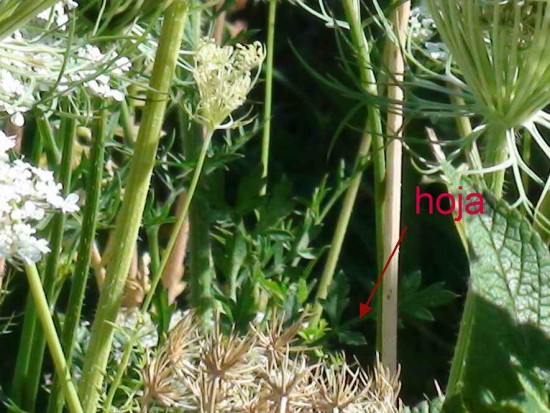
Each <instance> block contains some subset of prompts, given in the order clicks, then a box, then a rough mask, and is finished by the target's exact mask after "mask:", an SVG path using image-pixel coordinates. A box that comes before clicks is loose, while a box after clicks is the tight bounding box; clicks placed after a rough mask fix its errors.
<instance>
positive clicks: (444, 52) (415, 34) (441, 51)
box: [409, 6, 449, 61]
mask: <svg viewBox="0 0 550 413" xmlns="http://www.w3.org/2000/svg"><path fill="white" fill-rule="evenodd" d="M436 34H437V28H436V26H435V21H434V19H433V18H432V17H431V16H430V13H429V11H428V9H427V8H426V7H424V6H418V7H414V8H413V9H412V10H411V16H410V18H409V37H410V39H411V40H412V41H413V42H414V43H416V44H417V45H419V46H420V47H421V48H422V49H423V52H424V53H426V54H427V55H428V56H429V57H430V58H431V59H433V60H439V61H444V60H447V59H448V57H449V49H448V48H447V46H446V45H445V44H444V43H442V42H431V41H429V40H430V39H432V38H433V37H434V36H435V35H436Z"/></svg>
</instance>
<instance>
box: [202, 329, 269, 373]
mask: <svg viewBox="0 0 550 413" xmlns="http://www.w3.org/2000/svg"><path fill="white" fill-rule="evenodd" d="M254 344H255V341H254V339H253V338H252V337H250V336H246V337H239V336H238V335H236V334H235V333H231V334H229V335H228V336H226V335H223V334H221V333H220V330H219V324H217V325H216V328H215V329H214V330H213V331H212V332H210V333H208V335H207V337H206V340H205V343H204V346H203V347H202V349H201V355H200V359H201V364H202V366H203V368H204V371H205V372H206V374H207V375H208V376H210V377H211V378H220V379H221V380H229V381H233V382H234V383H243V382H247V381H250V380H251V376H250V373H251V372H253V371H254V369H255V368H256V363H257V361H258V359H257V355H258V354H257V351H256V349H255V347H254Z"/></svg>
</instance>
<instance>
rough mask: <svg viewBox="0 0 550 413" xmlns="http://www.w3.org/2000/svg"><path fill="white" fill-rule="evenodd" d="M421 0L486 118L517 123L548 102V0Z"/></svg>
mask: <svg viewBox="0 0 550 413" xmlns="http://www.w3.org/2000/svg"><path fill="white" fill-rule="evenodd" d="M426 3H427V5H428V7H429V9H430V12H431V14H432V17H433V19H434V20H435V22H436V25H437V28H438V29H439V32H440V33H441V36H442V37H443V40H444V41H445V43H446V44H447V46H448V48H449V49H450V51H451V53H452V56H453V58H454V60H455V61H456V64H457V65H458V68H459V69H460V71H461V73H462V76H463V78H464V80H465V81H466V83H467V85H468V86H469V88H470V89H471V91H472V93H473V95H474V98H475V100H476V104H477V105H478V106H479V112H480V114H481V115H483V116H484V117H485V119H486V120H487V123H488V124H492V125H498V126H500V127H503V128H504V129H510V128H514V127H518V126H521V125H523V124H524V123H525V122H526V121H528V120H529V119H530V118H531V117H533V116H534V115H535V114H536V113H537V112H538V111H539V110H541V109H542V108H544V107H545V106H546V105H548V103H550V88H549V84H550V83H549V82H550V10H549V9H548V8H547V5H548V2H547V1H537V0H526V1H517V0H510V1H489V0H487V1H483V0H427V1H426Z"/></svg>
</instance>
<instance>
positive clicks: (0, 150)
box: [0, 131, 79, 263]
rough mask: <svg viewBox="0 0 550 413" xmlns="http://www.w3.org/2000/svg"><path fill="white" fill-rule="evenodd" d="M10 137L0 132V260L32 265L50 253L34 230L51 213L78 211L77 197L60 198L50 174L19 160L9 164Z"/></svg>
mask: <svg viewBox="0 0 550 413" xmlns="http://www.w3.org/2000/svg"><path fill="white" fill-rule="evenodd" d="M14 146H15V141H14V140H13V138H11V137H8V136H6V135H5V134H4V133H3V132H1V131H0V258H3V259H6V260H8V261H12V262H13V261H15V262H21V261H22V262H24V263H33V262H36V261H38V260H40V259H41V258H42V255H43V254H45V253H48V252H49V251H50V249H49V247H48V241H47V240H45V239H42V238H39V237H38V236H37V233H36V232H37V228H38V227H39V225H40V224H41V223H42V222H43V221H44V220H45V219H47V217H48V215H50V214H51V213H52V212H53V211H56V210H57V211H61V212H63V213H72V212H75V211H78V209H79V208H78V206H77V205H76V202H77V201H78V196H77V195H75V194H71V195H69V196H68V197H66V198H64V197H63V196H62V195H61V185H60V184H57V183H56V182H55V180H54V177H53V174H52V172H51V171H47V170H43V169H40V168H36V167H34V166H32V165H30V164H29V163H27V162H24V161H22V160H20V159H17V160H15V161H10V158H9V156H8V154H7V152H8V151H9V150H10V149H11V148H13V147H14Z"/></svg>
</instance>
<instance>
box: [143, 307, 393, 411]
mask: <svg viewBox="0 0 550 413" xmlns="http://www.w3.org/2000/svg"><path fill="white" fill-rule="evenodd" d="M301 321H302V320H300V322H299V323H294V324H292V325H291V326H290V327H289V328H288V329H285V328H284V323H283V320H282V318H281V317H274V319H273V320H272V321H271V322H267V325H266V327H264V328H259V327H251V329H250V331H249V333H248V334H246V335H244V336H239V335H237V334H236V333H234V332H231V333H230V334H223V333H222V332H221V331H220V326H219V324H217V325H216V326H215V328H214V329H212V330H210V331H209V332H206V333H203V332H201V330H200V329H199V324H197V323H195V322H194V321H193V316H188V317H186V318H184V320H182V321H181V322H180V323H179V324H178V325H177V326H176V327H175V328H174V329H173V330H172V331H171V332H170V334H169V336H168V339H167V340H166V342H165V343H164V344H163V345H162V346H161V347H160V348H159V349H158V350H157V353H156V355H155V356H152V357H150V358H149V360H148V362H147V365H146V366H145V368H144V371H143V372H141V377H142V380H143V386H144V391H143V396H142V397H141V399H140V403H141V411H142V412H147V411H151V412H154V411H159V412H160V411H162V412H164V413H169V412H174V413H175V412H180V411H186V412H187V411H189V412H201V413H214V412H216V413H218V412H220V413H221V412H223V413H271V412H273V413H294V412H296V413H306V412H307V413H335V412H341V413H394V412H397V411H398V409H397V404H398V393H399V381H398V380H397V377H394V376H392V375H390V373H389V371H387V370H386V369H384V368H383V367H382V366H381V365H380V363H379V362H378V361H377V362H376V364H375V366H374V367H373V369H372V371H371V372H366V371H365V370H363V369H361V368H360V367H359V366H351V365H349V364H348V363H346V361H345V358H344V356H343V355H342V356H341V357H338V358H336V357H327V358H326V359H324V360H323V362H315V363H314V362H312V361H311V358H310V357H309V356H308V353H309V351H308V350H310V349H308V348H307V347H306V346H302V347H298V346H294V345H292V346H291V344H292V343H295V342H296V340H297V339H296V337H297V333H298V331H299V328H300V327H299V326H300V325H301ZM155 408H156V409H158V410H154V409H155ZM148 409H151V410H148ZM182 409H183V410H182Z"/></svg>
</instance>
